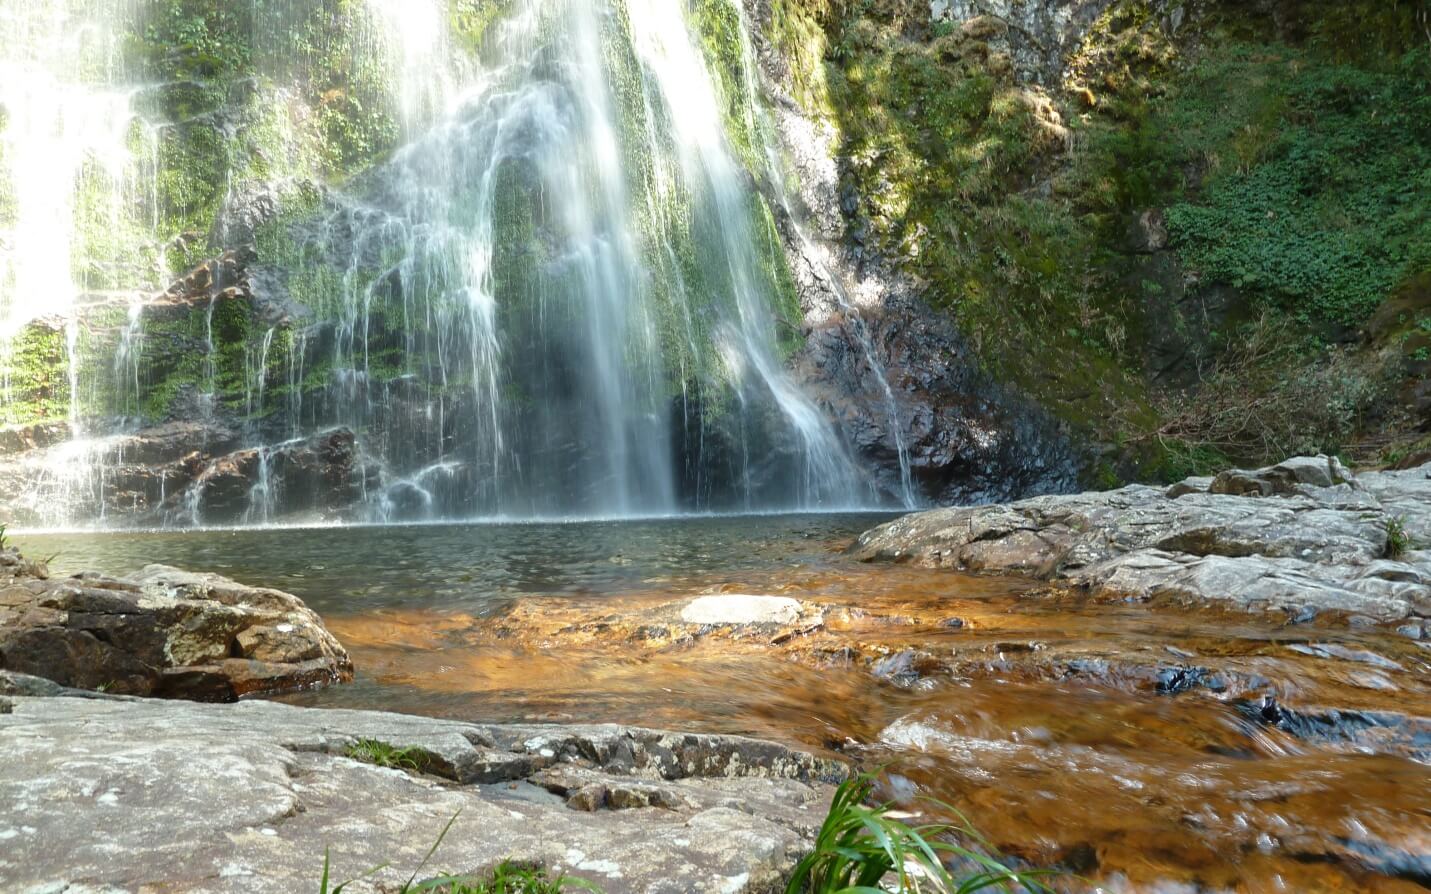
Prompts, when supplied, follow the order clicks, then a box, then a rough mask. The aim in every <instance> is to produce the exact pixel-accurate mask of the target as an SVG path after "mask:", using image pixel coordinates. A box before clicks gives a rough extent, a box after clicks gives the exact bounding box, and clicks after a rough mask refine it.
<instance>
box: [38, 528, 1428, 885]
mask: <svg viewBox="0 0 1431 894" xmlns="http://www.w3.org/2000/svg"><path fill="white" fill-rule="evenodd" d="M883 518H884V517H883V516H879V515H870V514H863V515H817V516H791V515H784V516H754V517H752V516H744V517H715V518H683V519H656V520H649V521H621V522H579V523H552V524H536V523H524V524H479V525H434V526H410V527H371V528H363V527H356V528H352V527H350V528H317V529H302V530H294V529H287V530H282V529H270V530H242V531H208V532H201V533H200V532H183V533H177V532H165V533H125V534H103V535H96V534H48V535H26V536H17V537H14V538H12V539H13V540H15V541H17V543H18V545H19V546H20V547H21V548H22V549H23V550H24V551H25V552H26V553H27V554H29V555H32V556H36V557H43V556H47V555H50V554H57V555H56V557H55V558H54V559H53V560H52V562H51V567H52V569H53V570H54V571H56V572H57V573H64V572H70V571H76V570H80V569H100V570H104V571H108V572H111V573H126V572H132V571H135V570H137V569H138V568H139V567H142V566H143V565H145V564H147V563H150V562H162V563H166V564H173V565H178V566H181V567H184V568H188V569H191V570H209V571H216V572H220V573H222V574H226V575H228V576H231V577H234V578H236V579H238V580H241V581H244V582H246V583H250V584H255V585H265V586H272V587H277V588H280V589H284V590H288V591H290V592H293V593H295V594H297V595H299V596H300V597H302V598H303V599H304V600H305V601H307V603H308V604H309V605H310V606H311V607H313V608H314V609H315V610H317V611H318V612H319V613H320V614H321V615H322V616H323V617H324V618H325V620H326V621H327V622H328V624H329V626H330V627H331V628H332V629H333V631H334V632H335V633H336V634H337V635H338V637H339V638H340V639H341V640H342V641H343V642H344V643H345V645H346V646H347V647H348V649H349V650H350V652H351V653H352V656H353V660H354V662H355V664H356V666H357V668H358V672H357V679H356V680H355V681H354V682H353V683H352V684H350V685H345V686H338V687H333V688H329V689H324V690H320V691H315V692H309V693H303V694H300V695H296V696H288V697H287V698H286V699H285V700H287V701H292V702H297V703H302V704H310V705H318V706H343V707H364V708H381V709H387V710H396V711H406V712H414V713H422V714H430V715H434V716H446V717H455V718H463V719H472V720H483V721H501V720H519V719H520V720H559V721H577V722H595V721H612V722H621V723H633V724H642V725H646V726H658V727H661V726H665V727H676V728H685V729H698V730H707V731H716V732H726V733H731V732H734V733H745V734H750V735H756V736H762V737H767V738H774V739H779V740H783V741H786V742H791V743H796V744H800V745H803V746H806V747H809V748H812V749H816V750H819V751H822V752H825V753H830V754H840V755H842V756H844V757H847V758H850V759H854V760H856V761H859V762H860V763H862V764H864V765H866V766H870V767H884V768H885V769H886V776H887V778H888V779H889V780H890V782H889V784H888V785H887V794H888V795H889V796H891V797H893V798H896V799H899V800H901V801H904V802H906V803H909V804H915V803H917V802H916V799H917V798H918V797H919V796H928V797H933V798H938V799H940V800H942V801H944V802H947V803H948V804H949V805H952V806H953V807H954V808H956V809H957V810H959V811H960V812H962V813H963V814H964V815H966V816H967V817H968V819H969V820H970V822H972V823H973V825H974V826H976V827H977V828H978V829H979V830H981V831H982V833H983V834H984V835H985V836H986V837H987V838H988V839H989V840H990V841H991V842H992V843H993V844H994V845H996V846H997V847H998V848H999V849H1001V850H1002V851H1003V852H1005V853H1006V854H1008V855H1011V856H1012V857H1014V858H1017V859H1022V860H1027V861H1029V862H1031V863H1035V864H1039V865H1059V866H1062V867H1064V868H1066V869H1068V870H1069V871H1071V872H1076V873H1079V874H1081V876H1083V877H1086V878H1088V879H1091V880H1093V881H1092V882H1090V883H1089V884H1083V883H1081V882H1073V881H1070V882H1068V883H1067V887H1068V888H1069V890H1089V889H1092V888H1093V886H1094V884H1096V885H1098V886H1101V888H1102V889H1103V890H1107V891H1153V892H1167V894H1194V892H1220V891H1237V892H1342V891H1345V892H1353V891H1365V892H1412V891H1425V890H1426V889H1427V888H1428V887H1431V721H1428V718H1431V675H1428V667H1431V650H1428V649H1427V647H1426V646H1425V645H1423V644H1421V643H1417V642H1415V641H1412V640H1410V639H1408V638H1406V637H1403V636H1399V635H1397V634H1396V633H1394V632H1393V631H1389V630H1385V629H1380V628H1376V627H1373V626H1365V625H1360V624H1358V623H1356V622H1355V619H1354V620H1353V623H1352V624H1348V623H1346V621H1345V619H1325V618H1319V619H1310V620H1308V619H1298V618H1288V617H1283V616H1270V615H1249V614H1240V613H1226V612H1221V611H1206V610H1192V609H1189V608H1187V607H1182V606H1176V605H1149V604H1137V603H1126V602H1109V601H1095V600H1092V599H1089V598H1087V597H1084V596H1080V595H1078V594H1074V593H1068V592H1065V591H1060V590H1054V589H1050V588H1046V587H1041V586H1037V585H1035V584H1031V583H1029V582H1025V581H1016V580H1008V579H997V578H975V577H969V576H964V575H960V574H956V573H951V572H937V571H926V570H920V569H913V568H907V567H890V566H869V565H862V564H859V563H855V562H852V561H850V560H848V559H845V558H844V557H843V556H842V555H841V550H842V549H843V548H844V547H845V546H846V545H848V543H849V542H850V541H851V540H852V539H853V538H854V537H855V536H856V535H857V534H858V533H859V532H860V531H862V530H864V529H866V528H868V527H870V526H872V525H874V524H875V523H877V522H878V521H881V520H883ZM713 592H738V593H763V594H775V595H783V596H791V597H794V598H796V599H798V600H800V601H801V602H802V603H806V604H808V605H809V606H811V608H810V612H812V613H813V614H814V615H816V616H818V617H819V618H820V623H818V624H815V625H812V624H806V623H804V621H803V620H802V622H801V623H800V624H796V625H794V627H792V628H789V629H785V630H782V631H779V632H777V633H776V634H771V633H770V632H769V631H721V630H710V629H705V628H693V627H692V626H691V625H683V624H682V623H681V622H680V620H679V608H680V606H681V605H682V604H683V603H684V602H685V601H687V600H689V599H690V598H691V597H692V596H694V595H697V594H703V593H713Z"/></svg>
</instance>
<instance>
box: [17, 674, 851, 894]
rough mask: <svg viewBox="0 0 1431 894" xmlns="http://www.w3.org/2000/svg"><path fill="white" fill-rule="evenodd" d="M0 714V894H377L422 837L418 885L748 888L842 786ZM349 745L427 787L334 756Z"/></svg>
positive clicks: (769, 754)
mask: <svg viewBox="0 0 1431 894" xmlns="http://www.w3.org/2000/svg"><path fill="white" fill-rule="evenodd" d="M0 702H4V703H5V704H6V705H7V706H8V710H5V711H0V747H3V748H4V750H5V754H6V760H5V761H4V763H3V765H0V803H4V804H6V805H8V806H9V807H10V808H13V809H11V810H9V811H7V812H6V813H0V840H4V841H5V847H4V849H3V850H0V889H3V890H6V891H12V890H37V889H38V890H61V889H65V890H73V888H72V887H69V886H70V885H71V884H74V883H83V885H86V886H94V887H96V888H99V889H104V890H122V891H137V890H164V891H173V892H196V891H205V892H244V894H264V892H273V894H289V892H293V891H302V890H308V889H316V887H317V884H318V880H319V876H320V875H321V873H322V871H323V863H324V855H325V854H327V855H328V858H329V860H330V861H331V864H332V865H331V873H332V876H333V877H334V878H336V879H339V880H343V879H348V878H354V877H358V876H363V875H365V873H368V872H369V871H370V870H372V868H373V867H374V866H378V865H379V864H384V865H385V868H381V869H379V870H377V871H375V872H373V873H372V874H371V875H370V876H365V877H364V883H365V885H371V886H373V887H364V888H363V890H374V889H376V890H396V886H398V885H401V884H402V883H403V882H404V881H406V880H407V878H408V876H409V875H410V874H411V873H413V872H414V871H415V870H417V869H418V867H419V865H420V864H422V863H423V858H424V855H425V854H426V853H427V851H428V849H429V848H431V847H432V846H433V844H434V843H435V842H437V841H438V839H439V837H441V839H442V843H441V846H440V847H438V848H437V849H436V851H435V852H434V853H433V854H432V855H431V861H430V862H428V863H427V864H426V865H425V866H424V867H423V868H422V874H421V877H423V878H426V877H433V876H439V875H444V874H448V873H452V874H467V873H480V872H481V871H483V870H484V869H489V868H490V867H492V866H493V865H495V864H496V863H498V862H500V861H502V860H508V859H511V860H517V861H521V862H524V863H530V864H534V865H540V866H544V867H546V868H548V869H549V870H551V871H552V872H554V873H556V872H566V873H570V874H574V875H577V876H581V877H584V878H587V879H590V880H591V881H593V882H596V883H597V884H598V885H600V887H601V888H602V890H604V891H606V892H608V894H619V892H637V891H641V892H646V891H650V892H658V891H692V892H695V891H709V892H717V891H721V892H728V894H737V892H743V891H765V890H771V889H773V888H774V887H775V886H776V885H778V883H779V882H780V880H781V879H782V878H783V877H784V876H785V875H786V874H787V873H788V872H789V871H790V870H791V868H793V866H794V864H795V861H796V860H797V859H799V857H800V856H801V855H802V854H803V853H804V852H805V851H806V850H808V848H809V846H810V845H809V839H810V838H811V837H812V836H813V833H814V830H815V828H816V827H817V826H818V825H819V823H820V820H821V819H822V818H823V815H824V805H825V803H826V802H827V800H828V797H829V789H828V786H827V785H826V784H824V783H825V782H827V781H834V780H836V779H838V778H840V777H842V775H843V767H842V766H841V765H839V764H836V763H833V762H829V761H823V760H820V759H817V758H814V757H812V756H811V755H809V754H807V753H804V752H798V751H792V750H790V749H787V748H783V747H781V746H778V745H774V744H772V743H767V742H760V741H757V740H753V739H745V738H741V737H737V736H706V735H701V736H697V735H680V734H672V733H661V732H656V731H651V730H641V729H631V728H626V727H618V726H571V727H541V726H525V727H522V726H517V727H501V726H479V725H473V724H467V723H458V722H453V721H444V720H430V719H427V718H422V717H409V716H404V715H400V714H388V713H382V712H373V711H347V710H321V709H313V708H296V707H290V706H286V705H280V704H275V703H271V702H262V701H250V702H241V703H239V704H236V705H200V704H182V703H164V704H161V703H156V702H149V701H135V700H117V699H77V698H24V697H9V698H7V699H3V700H0ZM359 740H370V741H376V742H380V743H382V744H384V745H386V746H389V747H391V748H393V749H400V750H404V751H405V753H407V754H411V755H416V756H418V757H419V758H421V760H420V761H419V763H420V764H421V765H422V766H424V767H425V768H426V769H427V772H426V773H416V772H404V771H402V770H397V769H391V768H384V767H378V766H374V765H372V764H370V763H364V762H362V761H361V760H358V759H354V758H350V757H348V756H346V755H347V754H348V753H349V749H350V748H351V746H353V745H354V744H355V743H357V742H358V741H359ZM354 754H357V752H354ZM572 802H574V803H572ZM454 817H455V819H454ZM449 820H451V821H452V824H451V828H450V829H449V830H448V832H447V834H446V835H445V836H444V835H443V828H444V827H445V826H446V825H447V824H448V822H449Z"/></svg>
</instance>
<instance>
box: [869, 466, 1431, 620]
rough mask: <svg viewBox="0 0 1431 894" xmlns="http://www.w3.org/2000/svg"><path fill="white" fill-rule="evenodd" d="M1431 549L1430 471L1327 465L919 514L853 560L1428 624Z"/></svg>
mask: <svg viewBox="0 0 1431 894" xmlns="http://www.w3.org/2000/svg"><path fill="white" fill-rule="evenodd" d="M1428 547H1431V464H1427V465H1423V466H1421V467H1419V468H1415V469H1407V470H1403V471H1386V472H1368V473H1364V474H1362V475H1360V476H1353V475H1352V474H1351V473H1350V472H1348V471H1347V470H1346V469H1344V468H1343V467H1342V466H1341V464H1340V463H1338V462H1337V461H1336V460H1335V459H1331V458H1328V457H1325V456H1318V457H1298V458H1295V459H1290V460H1288V461H1286V462H1284V463H1280V464H1278V465H1276V466H1270V467H1267V468H1264V469H1257V470H1252V471H1229V472H1224V473H1222V474H1220V475H1218V476H1217V477H1215V478H1191V479H1188V480H1186V481H1183V482H1180V483H1178V484H1175V485H1173V486H1172V487H1170V488H1159V487H1149V486H1145V485H1132V486H1129V487H1124V488H1121V489H1119V490H1114V491H1108V492H1104V493H1084V494H1076V495H1072V496H1051V497H1036V498H1033V499H1029V500H1023V501H1020V502H1016V503H1010V504H1003V505H991V506H978V507H972V508H953V509H937V510H933V511H930V512H923V513H917V514H914V515H909V516H905V517H904V518H901V519H898V520H896V521H893V522H890V523H888V524H885V525H881V526H880V527H878V528H875V529H873V530H871V531H868V532H866V533H865V534H863V535H861V536H860V538H859V540H858V541H857V542H856V543H855V544H854V546H852V547H851V549H850V552H851V553H852V554H853V555H854V556H856V557H858V558H861V559H864V560H886V561H901V562H914V563H917V564H921V565H927V566H936V567H945V566H947V567H952V568H961V569H967V570H971V571H977V572H988V573H1002V574H1019V575H1028V576H1033V577H1038V578H1042V579H1047V580H1058V581H1064V582H1068V583H1072V584H1076V585H1079V586H1082V587H1086V588H1089V589H1092V590H1099V591H1106V592H1109V593H1122V594H1127V595H1130V596H1134V597H1139V598H1149V597H1154V596H1169V597H1173V598H1182V599H1189V600H1213V601H1223V600H1226V601H1230V602H1233V603H1238V604H1242V605H1246V606H1248V607H1263V608H1276V609H1285V610H1288V611H1292V612H1305V611H1309V610H1310V611H1314V612H1315V611H1319V610H1333V611H1343V612H1348V613H1356V614H1362V615H1367V616H1371V617H1374V618H1377V619H1379V620H1383V621H1392V620H1396V619H1400V618H1406V617H1423V618H1424V617H1428V616H1431V549H1428Z"/></svg>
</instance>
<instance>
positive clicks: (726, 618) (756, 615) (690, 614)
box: [681, 593, 800, 624]
mask: <svg viewBox="0 0 1431 894" xmlns="http://www.w3.org/2000/svg"><path fill="white" fill-rule="evenodd" d="M799 617H800V603H799V602H796V601H795V600H794V599H790V598H788V597H785V596H751V595H748V594H744V593H720V594H717V595H714V596H702V597H700V598H699V599H693V600H691V602H690V603H688V604H687V605H686V607H685V608H683V609H681V620H682V621H685V622H686V623H687V624H793V623H794V622H795V619H797V618H799Z"/></svg>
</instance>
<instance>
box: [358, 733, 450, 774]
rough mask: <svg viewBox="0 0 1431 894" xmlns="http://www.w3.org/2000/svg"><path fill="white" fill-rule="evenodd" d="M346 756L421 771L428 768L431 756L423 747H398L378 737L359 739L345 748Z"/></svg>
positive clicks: (371, 762) (369, 762)
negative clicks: (381, 740) (379, 739)
mask: <svg viewBox="0 0 1431 894" xmlns="http://www.w3.org/2000/svg"><path fill="white" fill-rule="evenodd" d="M343 755H344V756H345V757H350V758H352V759H353V760H355V761H362V762H363V763H365V764H375V765H376V766H379V767H392V768H394V769H398V770H411V771H412V772H414V773H421V772H423V771H424V770H425V769H427V765H428V761H429V757H428V754H427V752H426V751H423V750H422V749H421V748H398V747H396V746H394V745H389V744H388V743H387V742H380V741H378V740H377V739H359V740H358V741H356V742H354V743H353V744H352V745H349V746H348V747H347V748H346V749H344V750H343Z"/></svg>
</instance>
